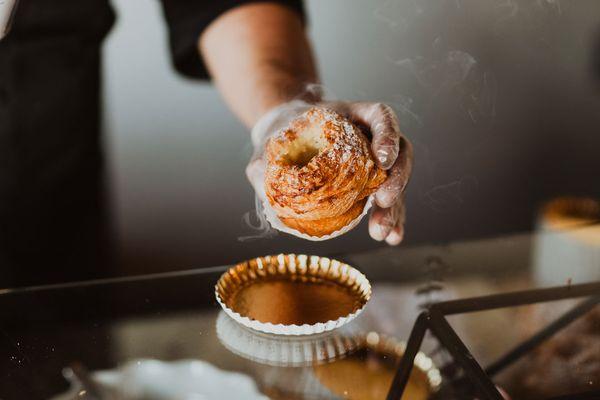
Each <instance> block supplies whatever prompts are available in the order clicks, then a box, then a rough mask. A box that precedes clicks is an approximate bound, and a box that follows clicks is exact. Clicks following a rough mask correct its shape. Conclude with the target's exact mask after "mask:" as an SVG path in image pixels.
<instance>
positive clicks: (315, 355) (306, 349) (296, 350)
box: [217, 311, 359, 367]
mask: <svg viewBox="0 0 600 400" xmlns="http://www.w3.org/2000/svg"><path fill="white" fill-rule="evenodd" d="M351 325H354V323H352V324H348V325H346V326H344V327H342V328H341V329H340V330H335V331H330V332H324V333H321V334H318V335H309V336H306V335H305V336H289V335H288V336H282V335H274V334H270V333H263V332H257V331H254V330H252V329H248V328H246V327H245V326H242V325H240V324H238V323H237V322H236V321H234V320H233V319H231V318H230V317H229V316H228V315H227V314H225V313H224V312H223V311H221V312H220V313H219V316H218V317H217V337H218V338H219V340H220V341H221V343H222V344H223V346H225V347H226V348H227V349H228V350H229V351H231V352H232V353H234V354H237V355H239V356H241V357H244V358H246V359H249V360H251V361H254V362H258V363H261V364H266V365H271V366H276V367H306V366H312V365H315V364H322V363H325V362H329V361H331V360H334V359H338V358H341V357H344V356H345V355H346V354H348V353H350V352H352V351H353V350H355V349H356V348H357V347H358V345H359V342H358V341H357V340H356V339H355V338H356V337H357V335H356V334H353V333H352V330H346V328H347V327H349V326H351Z"/></svg>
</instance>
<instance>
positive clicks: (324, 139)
mask: <svg viewBox="0 0 600 400" xmlns="http://www.w3.org/2000/svg"><path fill="white" fill-rule="evenodd" d="M266 161H267V168H266V174H265V191H266V194H267V198H268V200H269V203H270V204H271V206H272V207H273V209H274V210H275V212H276V213H277V215H278V217H279V219H280V220H281V221H282V222H283V223H284V224H285V225H287V226H289V227H291V228H293V229H296V230H298V231H300V232H302V233H306V234H308V235H311V236H316V237H321V236H324V235H328V234H331V233H333V232H335V231H337V230H339V229H341V228H343V227H344V226H346V225H348V224H349V223H350V222H351V221H353V220H354V219H355V218H357V217H358V216H359V215H360V214H361V212H362V210H363V208H364V205H365V203H366V198H367V197H368V196H369V195H370V194H371V193H373V192H375V191H376V190H377V188H378V187H379V186H380V185H381V184H382V183H383V182H384V181H385V179H386V177H387V174H386V172H385V171H384V170H382V169H380V168H379V167H377V166H376V164H375V161H374V160H373V157H372V154H371V149H370V143H369V140H368V139H367V138H366V136H365V135H364V134H363V133H362V132H361V130H360V129H359V128H358V127H356V126H355V125H354V124H352V123H351V122H350V121H348V120H347V119H346V118H344V117H343V116H341V115H340V114H338V113H336V112H334V111H331V110H328V109H322V108H312V109H310V110H308V111H307V112H306V113H304V114H303V115H301V116H300V117H298V118H297V119H295V120H293V121H292V122H291V123H290V125H289V126H288V127H287V128H286V129H284V130H283V131H281V132H280V133H279V134H278V135H276V136H274V137H272V138H271V139H269V141H268V142H267V146H266Z"/></svg>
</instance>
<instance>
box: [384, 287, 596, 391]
mask: <svg viewBox="0 0 600 400" xmlns="http://www.w3.org/2000/svg"><path fill="white" fill-rule="evenodd" d="M584 297H587V298H588V299H586V300H583V301H582V302H581V303H579V304H578V305H577V306H575V307H574V308H572V309H571V310H569V311H568V312H566V313H564V314H563V315H562V316H561V317H559V318H558V319H556V320H555V321H553V322H551V323H550V324H549V325H547V326H546V327H544V328H542V329H541V330H539V331H538V332H537V333H535V334H534V335H533V336H531V337H530V338H529V339H526V340H524V341H523V342H521V343H520V344H518V345H517V346H515V347H514V348H512V349H511V350H509V351H508V352H507V353H505V354H504V355H502V356H501V357H500V358H498V359H497V360H496V361H494V362H492V363H491V364H490V365H489V366H487V367H486V368H483V367H482V366H481V365H480V364H479V362H478V361H477V360H476V359H475V357H473V355H472V354H471V353H470V351H469V349H468V348H467V346H466V345H465V344H464V342H463V341H462V340H461V338H460V337H459V336H458V334H457V333H456V331H455V330H454V329H453V328H452V327H451V326H450V324H449V323H448V321H447V319H446V317H447V316H449V315H456V314H464V313H471V312H477V311H489V310H495V309H499V308H508V307H517V306H524V305H528V304H535V303H544V302H549V301H556V300H566V299H577V298H584ZM597 304H600V281H599V282H592V283H584V284H578V285H566V286H558V287H552V288H544V289H534V290H524V291H519V292H510V293H502V294H495V295H489V296H482V297H473V298H467V299H460V300H451V301H444V302H439V303H434V304H431V305H429V306H428V307H427V309H426V310H425V311H423V312H422V313H421V314H420V315H419V316H418V317H417V320H416V322H415V324H414V326H413V329H412V332H411V334H410V338H409V340H408V343H407V346H406V351H405V353H404V356H403V357H402V360H401V361H400V364H399V365H398V369H397V371H396V374H395V376H394V380H393V382H392V386H391V388H390V391H389V392H388V395H387V400H399V399H400V398H401V397H402V394H403V393H404V389H405V388H406V385H407V383H408V379H409V376H410V373H411V371H412V368H413V365H414V361H415V356H416V355H417V353H418V352H419V350H420V348H421V344H422V343H423V339H424V337H425V334H426V333H427V331H430V332H431V333H432V334H433V335H434V336H435V337H436V338H437V340H438V341H439V343H440V345H441V346H442V348H444V349H445V350H446V351H447V352H448V353H449V354H450V355H451V356H452V358H453V360H454V362H455V363H456V364H457V365H458V366H459V367H460V368H462V370H463V371H464V377H463V379H464V380H466V381H468V382H469V383H470V384H471V386H472V387H473V389H475V392H476V394H477V395H478V396H479V398H482V399H484V400H503V396H502V394H501V393H500V392H499V391H498V389H497V387H496V385H495V384H494V383H493V381H492V379H491V377H492V376H494V375H495V374H497V373H499V372H500V371H502V370H504V369H505V368H506V367H508V366H509V365H512V364H513V363H514V362H515V361H517V360H519V359H520V358H521V357H522V356H524V355H526V354H527V353H529V352H530V351H531V350H533V349H534V348H535V347H537V346H538V345H539V344H541V343H542V342H543V341H545V340H546V339H548V338H550V337H551V336H553V335H554V334H555V333H557V332H559V331H560V330H561V329H563V328H564V327H566V326H567V325H569V324H570V323H571V322H573V321H574V320H576V319H577V318H579V317H580V316H582V315H584V314H585V313H586V312H588V311H590V310H591V309H592V308H593V307H594V306H595V305H597ZM566 399H569V400H592V399H594V400H598V399H600V391H598V390H594V391H588V392H585V393H574V394H568V395H562V396H559V397H552V398H550V399H548V400H566Z"/></svg>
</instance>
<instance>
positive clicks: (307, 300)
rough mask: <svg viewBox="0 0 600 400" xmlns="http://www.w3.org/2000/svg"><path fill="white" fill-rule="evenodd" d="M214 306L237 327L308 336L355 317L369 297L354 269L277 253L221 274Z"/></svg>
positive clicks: (367, 286) (363, 280)
mask: <svg viewBox="0 0 600 400" xmlns="http://www.w3.org/2000/svg"><path fill="white" fill-rule="evenodd" d="M215 295H216V298H217V301H218V302H219V304H220V305H221V307H223V310H224V311H225V313H227V315H229V316H230V317H231V318H233V319H234V320H235V321H236V322H238V323H240V324H242V325H244V326H246V327H248V328H251V329H254V330H257V331H260V332H265V333H273V334H277V335H313V334H317V333H323V332H327V331H331V330H333V329H336V328H339V327H341V326H342V325H344V324H346V323H347V322H349V321H351V320H353V319H354V318H356V317H357V316H358V315H359V314H360V313H361V312H362V311H363V309H364V307H365V305H366V303H367V302H368V301H369V298H370V297H371V284H370V283H369V281H368V279H367V278H366V277H365V276H364V275H363V274H362V273H361V272H360V271H358V270H357V269H355V268H353V267H351V266H350V265H348V264H345V263H342V262H340V261H337V260H331V259H329V258H325V257H318V256H307V255H295V254H286V255H285V254H279V255H274V256H265V257H259V258H254V259H252V260H249V261H244V262H242V263H239V264H237V265H235V266H233V267H231V268H230V269H229V270H228V271H227V272H225V273H224V274H223V275H222V276H221V278H220V279H219V281H218V282H217V285H216V287H215Z"/></svg>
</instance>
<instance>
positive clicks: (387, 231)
mask: <svg viewBox="0 0 600 400" xmlns="http://www.w3.org/2000/svg"><path fill="white" fill-rule="evenodd" d="M315 106H317V107H318V106H322V107H325V108H329V109H332V110H334V111H337V112H338V113H340V114H342V115H344V116H346V117H347V118H349V119H350V120H351V121H352V122H354V123H356V124H357V125H359V126H361V127H364V128H367V130H368V131H370V133H371V135H372V139H371V143H372V144H371V146H372V151H373V155H374V156H375V160H376V162H377V164H378V165H379V167H381V168H383V169H384V170H387V171H388V178H387V180H386V181H385V182H384V183H383V184H382V185H381V187H380V188H379V190H377V192H376V193H375V204H374V206H373V210H372V212H371V217H370V219H369V233H370V235H371V237H372V238H373V239H375V240H378V241H382V240H385V241H386V242H387V243H388V244H390V245H397V244H399V243H400V242H401V241H402V238H403V237H404V218H405V210H404V196H403V193H404V189H405V188H406V184H407V183H408V180H409V178H410V174H411V170H412V162H413V151H412V145H411V144H410V142H409V141H408V139H406V138H405V137H404V136H403V135H402V133H401V132H400V127H399V124H398V119H397V117H396V114H395V113H394V111H393V110H392V108H391V107H389V106H387V105H385V104H382V103H366V102H358V103H353V102H339V101H336V102H320V103H316V104H309V103H306V102H303V101H299V100H295V101H292V102H289V103H286V104H283V105H281V106H278V107H276V108H274V109H273V110H271V111H269V112H268V113H267V114H266V115H265V116H263V117H262V118H261V119H260V120H259V121H258V123H257V124H256V125H255V127H254V128H253V129H252V144H253V145H254V155H253V157H252V160H251V161H250V163H249V164H248V166H247V167H246V175H247V176H248V179H249V180H250V183H251V184H252V186H253V187H254V190H255V191H256V194H257V195H258V197H259V198H260V199H261V200H263V201H265V199H266V196H265V189H264V174H265V161H264V159H263V153H264V147H265V143H266V141H267V139H268V138H269V137H270V136H271V135H274V134H276V133H277V132H278V131H279V130H281V129H283V128H285V127H286V126H287V125H288V124H289V122H290V121H291V120H292V119H294V118H296V117H297V116H298V115H300V114H302V113H303V112H305V111H307V110H308V109H309V108H311V107H315Z"/></svg>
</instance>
